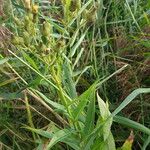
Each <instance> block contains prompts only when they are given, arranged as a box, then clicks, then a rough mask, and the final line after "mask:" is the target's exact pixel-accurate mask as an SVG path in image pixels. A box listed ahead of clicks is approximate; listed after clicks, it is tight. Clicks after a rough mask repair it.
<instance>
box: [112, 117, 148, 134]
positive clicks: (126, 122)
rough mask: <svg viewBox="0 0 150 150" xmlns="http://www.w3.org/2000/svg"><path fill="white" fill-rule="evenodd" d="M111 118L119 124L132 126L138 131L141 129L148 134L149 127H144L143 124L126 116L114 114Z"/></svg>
mask: <svg viewBox="0 0 150 150" xmlns="http://www.w3.org/2000/svg"><path fill="white" fill-rule="evenodd" d="M113 120H114V122H117V123H119V124H122V125H125V126H127V127H130V128H133V129H135V130H138V131H141V132H143V133H145V134H148V135H150V129H149V128H147V127H145V126H144V125H142V124H140V123H138V122H135V121H133V120H130V119H128V118H125V117H121V116H118V115H117V116H114V118H113Z"/></svg>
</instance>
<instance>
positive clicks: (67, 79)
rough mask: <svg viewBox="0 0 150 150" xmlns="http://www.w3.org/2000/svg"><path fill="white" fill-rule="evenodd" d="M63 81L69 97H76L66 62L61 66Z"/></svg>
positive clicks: (69, 69) (70, 72)
mask: <svg viewBox="0 0 150 150" xmlns="http://www.w3.org/2000/svg"><path fill="white" fill-rule="evenodd" d="M63 70H64V71H63V73H64V74H63V79H64V86H65V88H66V90H67V92H68V94H69V96H70V97H71V98H72V99H74V98H76V97H77V92H76V88H75V83H74V81H73V79H72V76H73V75H72V69H71V66H70V65H69V63H68V62H67V61H66V62H65V63H64V65H63Z"/></svg>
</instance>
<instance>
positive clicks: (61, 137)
mask: <svg viewBox="0 0 150 150" xmlns="http://www.w3.org/2000/svg"><path fill="white" fill-rule="evenodd" d="M71 134H72V132H71V131H70V130H67V129H63V130H59V131H58V132H56V133H55V134H54V135H53V138H52V139H51V141H50V143H49V144H48V146H47V147H46V150H49V149H50V148H52V147H53V146H54V145H55V144H56V143H58V142H60V141H61V142H65V138H67V137H68V136H70V135H71Z"/></svg>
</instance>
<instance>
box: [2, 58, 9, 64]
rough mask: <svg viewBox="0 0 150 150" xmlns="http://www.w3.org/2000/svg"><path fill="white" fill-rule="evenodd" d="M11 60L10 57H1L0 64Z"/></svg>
mask: <svg viewBox="0 0 150 150" xmlns="http://www.w3.org/2000/svg"><path fill="white" fill-rule="evenodd" d="M8 60H9V58H1V59H0V65H3V64H4V63H6V62H7V61H8Z"/></svg>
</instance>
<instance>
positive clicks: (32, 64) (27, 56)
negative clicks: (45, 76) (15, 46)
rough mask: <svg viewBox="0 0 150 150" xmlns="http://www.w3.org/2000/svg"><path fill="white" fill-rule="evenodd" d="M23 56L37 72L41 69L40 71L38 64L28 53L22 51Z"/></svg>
mask: <svg viewBox="0 0 150 150" xmlns="http://www.w3.org/2000/svg"><path fill="white" fill-rule="evenodd" d="M22 54H23V56H24V58H25V59H26V60H27V62H28V63H29V64H30V65H31V66H32V67H33V68H34V69H36V70H38V71H39V69H38V67H37V65H36V63H35V62H34V60H33V59H32V58H31V57H30V56H29V55H28V54H26V53H25V52H23V51H22Z"/></svg>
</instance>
